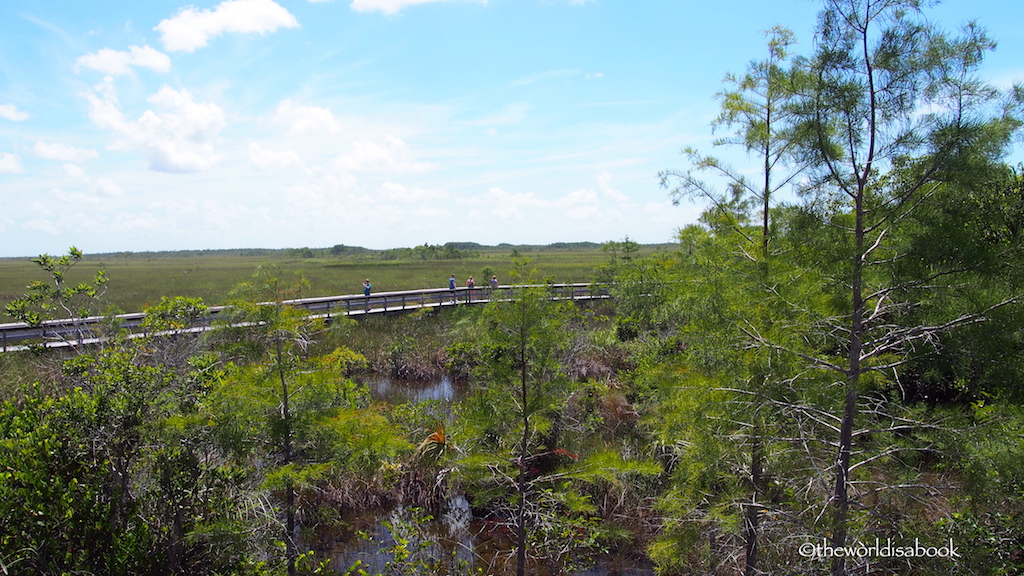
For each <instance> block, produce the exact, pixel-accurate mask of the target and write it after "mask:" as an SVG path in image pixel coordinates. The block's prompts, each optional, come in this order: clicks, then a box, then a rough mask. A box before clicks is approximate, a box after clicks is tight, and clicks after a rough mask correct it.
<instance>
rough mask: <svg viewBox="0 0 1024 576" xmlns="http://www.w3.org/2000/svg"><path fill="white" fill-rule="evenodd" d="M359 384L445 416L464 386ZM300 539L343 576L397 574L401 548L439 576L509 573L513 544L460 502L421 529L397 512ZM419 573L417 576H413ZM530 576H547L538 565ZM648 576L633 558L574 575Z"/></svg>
mask: <svg viewBox="0 0 1024 576" xmlns="http://www.w3.org/2000/svg"><path fill="white" fill-rule="evenodd" d="M365 383H366V385H367V386H368V387H369V389H370V394H371V396H372V397H373V399H374V400H376V401H380V402H387V403H389V404H404V403H422V402H431V401H433V402H437V403H439V404H441V405H442V407H441V411H442V412H447V408H446V407H450V406H451V404H452V403H453V402H458V401H460V400H462V398H464V397H465V395H466V388H465V385H464V384H460V383H456V382H454V381H453V380H452V378H451V377H449V376H442V377H440V378H437V379H436V380H431V381H426V382H421V381H405V380H397V379H393V378H388V377H386V376H380V375H375V376H373V377H372V378H371V379H368V380H367V381H366V382H365ZM311 532H313V533H303V535H302V539H303V540H304V541H305V544H306V545H308V546H310V547H311V548H313V549H315V550H316V552H317V554H316V555H317V557H319V558H325V557H326V558H329V559H330V561H331V568H332V569H334V570H336V571H337V572H338V573H340V574H344V573H345V572H346V571H347V570H348V569H349V568H351V567H352V566H353V565H354V564H355V563H356V562H360V563H361V564H360V568H362V569H363V570H366V571H367V572H368V573H369V574H380V573H384V574H387V573H389V572H398V571H401V570H398V569H397V567H396V566H389V563H390V562H394V560H395V555H394V551H395V547H396V546H398V545H399V543H402V544H403V545H404V546H405V549H406V550H408V551H410V552H411V556H410V557H408V558H407V561H410V562H411V561H415V560H422V561H424V562H426V563H427V564H428V565H430V566H433V573H435V574H439V575H442V576H455V575H456V574H473V573H474V570H477V569H483V573H484V574H487V575H489V576H511V575H513V574H515V559H514V547H515V545H514V542H513V539H512V534H511V532H509V531H508V529H507V528H506V527H503V526H497V527H496V526H495V525H494V524H493V523H488V522H484V521H481V520H480V519H476V518H474V517H473V513H472V510H471V509H470V505H469V502H468V501H467V500H466V498H465V496H462V495H458V496H453V497H451V498H449V499H448V501H447V503H446V505H445V510H444V511H443V512H442V513H441V514H440V517H439V518H437V519H435V520H431V521H429V522H424V521H423V519H422V518H417V515H416V512H415V511H412V510H409V509H405V508H403V507H398V508H395V509H392V510H389V511H378V512H371V513H369V514H365V515H362V516H360V517H357V518H349V519H348V522H347V527H345V528H339V527H334V528H326V529H325V528H320V529H314V530H312V531H311ZM419 573H422V572H419ZM530 573H533V574H547V571H546V570H544V569H543V567H541V566H532V567H531V570H530ZM626 575H630V576H632V575H636V576H653V575H654V570H653V568H652V567H650V566H649V565H646V564H643V563H638V562H637V561H636V560H635V559H632V558H618V557H616V558H612V557H606V558H605V559H603V560H601V561H599V562H598V563H597V564H596V565H595V566H593V567H591V568H589V569H586V570H583V571H578V572H575V573H574V574H573V576H626Z"/></svg>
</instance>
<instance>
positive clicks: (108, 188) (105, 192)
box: [54, 164, 124, 202]
mask: <svg viewBox="0 0 1024 576" xmlns="http://www.w3.org/2000/svg"><path fill="white" fill-rule="evenodd" d="M64 173H65V174H67V175H68V176H71V177H72V178H78V179H80V180H82V181H83V182H84V183H85V184H86V186H88V188H89V190H90V191H91V192H92V193H93V194H91V195H88V194H84V193H79V192H71V193H65V192H62V191H59V190H55V192H54V193H55V194H56V195H57V197H58V198H61V199H66V200H82V201H88V202H99V201H100V200H101V199H103V198H111V197H115V196H123V195H124V190H123V189H122V188H121V187H120V186H118V185H117V184H115V183H114V182H113V181H112V180H109V179H107V178H100V179H98V180H93V179H92V178H90V177H89V176H88V174H86V172H85V170H83V169H82V167H81V166H78V165H76V164H65V165H64Z"/></svg>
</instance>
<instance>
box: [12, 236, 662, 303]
mask: <svg viewBox="0 0 1024 576" xmlns="http://www.w3.org/2000/svg"><path fill="white" fill-rule="evenodd" d="M555 246H558V248H557V249H556V248H554V247H555ZM458 249H459V250H467V249H468V248H458ZM513 249H515V250H518V251H519V253H520V254H523V255H524V256H529V257H530V258H531V259H532V261H533V263H534V266H536V267H537V268H539V269H541V270H543V271H544V273H545V274H546V275H548V276H550V277H552V278H554V280H555V281H556V282H590V281H591V280H593V279H594V275H595V268H598V267H600V266H602V265H603V264H605V263H606V262H607V260H608V257H607V254H606V253H605V252H602V250H601V245H598V244H586V245H584V246H573V245H552V246H551V247H539V246H533V247H512V246H508V247H502V248H501V249H491V250H484V249H477V248H474V249H473V250H472V251H473V252H474V253H475V255H474V256H472V257H468V258H461V259H457V260H430V259H428V260H421V259H419V258H416V257H412V256H410V257H409V258H403V259H397V260H382V259H381V258H380V257H379V255H378V254H377V253H374V254H371V255H361V254H360V253H358V252H354V253H339V254H338V255H330V254H324V255H322V256H318V257H313V258H296V257H294V256H290V255H288V252H287V251H270V250H265V251H259V252H260V253H259V254H258V255H243V254H242V252H246V251H209V253H196V254H193V255H188V256H184V255H179V254H177V253H160V254H156V253H133V254H131V256H130V257H127V258H124V257H119V255H116V254H110V255H87V254H86V255H83V260H82V261H81V263H80V264H79V265H78V266H77V267H76V268H74V269H72V270H70V271H69V272H68V275H67V278H68V281H69V282H74V283H78V282H91V281H92V275H94V274H95V271H96V270H97V269H102V270H105V271H106V275H107V277H108V279H109V280H110V282H111V283H112V284H113V285H114V286H117V289H116V290H111V291H109V292H108V293H107V294H106V297H105V299H104V300H103V302H104V303H105V304H106V306H110V307H113V308H115V309H117V310H120V311H124V312H137V311H140V310H142V309H143V308H144V307H145V306H148V305H153V304H156V303H158V302H160V298H162V297H164V296H185V297H189V298H202V299H203V301H204V302H206V304H208V305H210V306H213V305H219V304H224V303H225V302H226V301H227V294H228V292H229V291H230V290H231V289H232V288H234V287H235V286H236V285H238V284H239V283H241V282H244V281H245V280H247V279H248V277H249V276H250V275H251V274H252V271H253V270H254V269H256V267H257V266H260V265H273V266H276V267H278V268H280V269H281V271H282V273H283V274H287V275H292V274H294V273H301V275H302V276H303V277H304V278H306V280H307V281H308V282H309V288H308V290H307V291H306V295H307V296H335V295H339V294H356V293H361V292H362V288H361V287H360V285H361V284H362V282H363V280H364V279H366V278H370V279H372V281H373V289H374V292H385V291H391V290H413V289H417V288H446V287H447V286H448V277H449V276H451V275H452V274H455V277H456V278H458V281H459V284H460V285H462V284H464V283H465V281H466V278H468V277H469V276H475V277H476V278H477V283H478V284H483V281H482V279H483V278H485V277H486V278H490V277H491V275H492V274H497V275H498V278H499V279H500V280H501V281H502V282H503V283H505V282H507V281H508V276H509V273H510V272H511V265H510V263H509V262H510V259H509V255H510V253H511V251H512V250H513ZM664 249H665V247H664V246H644V247H643V249H642V252H643V253H645V254H650V253H653V252H655V251H657V250H664ZM406 250H409V251H413V250H414V249H411V248H410V249H406ZM85 266H88V268H85ZM87 270H91V272H88V271H87ZM485 270H486V271H489V273H488V274H484V271H485ZM35 280H38V265H36V264H34V263H33V262H32V261H31V260H30V259H11V258H7V259H0V302H3V303H5V304H6V303H7V302H10V301H12V300H15V299H17V298H20V297H22V295H23V293H24V291H25V286H27V285H29V284H30V283H31V282H33V281H35ZM106 306H104V307H103V308H101V309H100V310H99V312H104V311H105V309H106ZM7 321H13V320H7Z"/></svg>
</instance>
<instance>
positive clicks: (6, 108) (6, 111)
mask: <svg viewBox="0 0 1024 576" xmlns="http://www.w3.org/2000/svg"><path fill="white" fill-rule="evenodd" d="M0 118H7V119H8V120H10V121H11V122H21V121H22V120H28V112H22V111H21V110H18V107H17V106H15V105H14V104H0Z"/></svg>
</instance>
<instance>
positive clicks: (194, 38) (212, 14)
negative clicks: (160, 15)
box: [154, 0, 299, 52]
mask: <svg viewBox="0 0 1024 576" xmlns="http://www.w3.org/2000/svg"><path fill="white" fill-rule="evenodd" d="M298 25H299V21H298V20H296V19H295V16H292V14H291V13H290V12H288V10H286V9H284V8H282V7H281V6H280V5H279V4H277V3H275V2H274V1H273V0H226V1H225V2H221V3H220V4H218V5H217V7H216V8H214V9H213V10H198V9H196V8H194V7H192V6H189V7H187V8H182V9H181V11H180V12H178V14H177V15H175V16H174V17H173V18H168V19H166V20H161V21H160V23H159V24H157V26H156V28H154V30H156V31H158V32H160V40H161V41H162V42H163V43H164V48H166V49H167V50H170V51H172V52H194V51H195V50H196V49H198V48H202V47H204V46H206V45H207V43H208V42H209V40H210V38H212V37H215V36H220V35H221V34H223V33H225V32H238V33H243V34H245V33H252V32H259V33H260V34H266V33H267V32H274V31H276V30H277V29H278V28H295V27H298Z"/></svg>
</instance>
